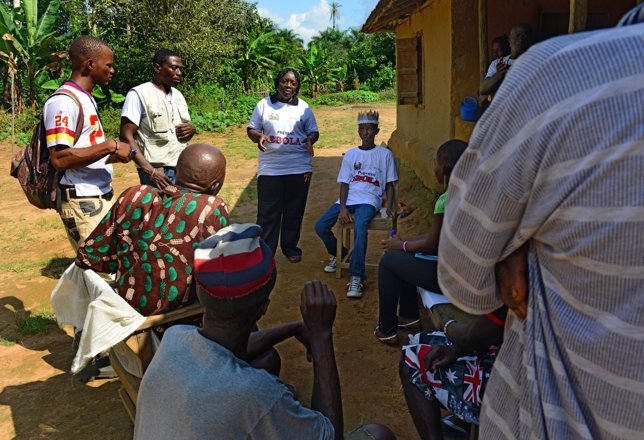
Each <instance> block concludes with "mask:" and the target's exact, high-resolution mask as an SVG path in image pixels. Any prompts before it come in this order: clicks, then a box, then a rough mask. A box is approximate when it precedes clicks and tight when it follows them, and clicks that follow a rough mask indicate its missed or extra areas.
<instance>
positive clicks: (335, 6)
mask: <svg viewBox="0 0 644 440" xmlns="http://www.w3.org/2000/svg"><path fill="white" fill-rule="evenodd" d="M329 6H330V8H331V22H332V23H333V30H335V21H336V19H338V18H339V17H340V8H341V7H342V5H341V4H340V3H338V2H331V4H330V5H329Z"/></svg>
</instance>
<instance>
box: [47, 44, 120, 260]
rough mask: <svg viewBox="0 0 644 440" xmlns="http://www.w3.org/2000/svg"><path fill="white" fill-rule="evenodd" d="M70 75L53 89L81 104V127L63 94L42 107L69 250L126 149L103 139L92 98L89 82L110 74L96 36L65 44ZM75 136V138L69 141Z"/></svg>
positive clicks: (108, 197)
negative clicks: (58, 173)
mask: <svg viewBox="0 0 644 440" xmlns="http://www.w3.org/2000/svg"><path fill="white" fill-rule="evenodd" d="M69 58H70V60H71V62H72V75H71V77H70V79H69V80H67V81H65V82H64V83H63V85H62V86H61V87H60V89H59V90H64V91H65V92H67V93H72V94H73V95H74V96H75V97H76V99H77V100H78V102H79V103H80V105H81V106H82V114H83V124H82V126H83V128H82V132H81V134H80V135H79V136H77V133H75V130H76V127H77V121H78V117H79V115H80V109H79V107H78V105H77V104H76V102H74V100H73V99H72V98H71V97H69V96H65V95H58V96H54V97H52V98H51V99H48V100H47V102H46V103H45V105H44V107H43V121H44V125H45V130H46V137H47V147H48V148H49V152H50V154H51V164H52V165H53V166H54V168H56V169H57V170H59V171H64V174H63V175H62V178H61V180H60V189H61V206H60V218H61V220H62V221H63V225H64V226H65V230H66V232H67V238H68V239H69V242H70V243H71V245H72V247H73V248H74V250H77V249H78V246H79V244H80V243H81V242H83V241H84V240H85V238H87V237H88V236H89V234H90V233H91V232H92V231H93V230H94V228H95V227H96V225H98V223H99V222H100V221H101V220H102V219H103V216H104V215H105V214H106V213H107V212H108V211H109V209H110V207H111V206H112V197H113V195H114V192H113V190H112V165H111V164H109V163H107V158H108V156H111V158H112V160H111V162H112V161H115V162H128V161H129V160H130V157H131V153H132V150H131V149H130V146H129V145H128V144H126V143H124V142H119V141H117V140H112V139H110V140H106V139H105V133H104V131H103V125H102V123H101V118H100V116H99V114H98V108H97V107H96V101H94V98H93V97H92V95H91V92H92V90H93V89H94V86H95V85H97V84H98V85H107V84H108V83H109V82H110V80H111V79H112V76H113V75H114V67H113V62H114V56H113V54H112V50H111V49H110V48H109V46H108V45H107V44H106V43H105V42H104V41H102V40H99V39H98V38H95V37H90V36H88V35H83V36H81V37H78V38H76V39H75V40H74V41H73V42H72V44H71V46H70V47H69ZM76 137H78V141H77V142H74V140H75V138H76Z"/></svg>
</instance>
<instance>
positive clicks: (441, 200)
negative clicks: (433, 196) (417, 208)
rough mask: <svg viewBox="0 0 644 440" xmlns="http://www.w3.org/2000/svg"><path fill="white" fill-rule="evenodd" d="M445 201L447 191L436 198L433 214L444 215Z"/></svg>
mask: <svg viewBox="0 0 644 440" xmlns="http://www.w3.org/2000/svg"><path fill="white" fill-rule="evenodd" d="M448 190H449V188H448ZM445 200H447V191H445V192H444V193H443V194H441V195H440V196H438V200H436V204H435V205H434V214H445Z"/></svg>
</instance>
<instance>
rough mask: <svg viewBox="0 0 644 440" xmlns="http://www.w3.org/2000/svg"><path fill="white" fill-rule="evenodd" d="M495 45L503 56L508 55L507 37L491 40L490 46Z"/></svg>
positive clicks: (502, 36) (508, 41)
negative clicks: (499, 48)
mask: <svg viewBox="0 0 644 440" xmlns="http://www.w3.org/2000/svg"><path fill="white" fill-rule="evenodd" d="M495 43H496V44H498V45H499V46H500V47H501V51H503V53H504V54H505V55H509V54H510V39H509V38H508V36H507V35H499V36H498V37H496V38H495V39H494V40H492V44H495Z"/></svg>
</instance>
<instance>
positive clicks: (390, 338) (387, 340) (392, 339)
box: [373, 327, 400, 346]
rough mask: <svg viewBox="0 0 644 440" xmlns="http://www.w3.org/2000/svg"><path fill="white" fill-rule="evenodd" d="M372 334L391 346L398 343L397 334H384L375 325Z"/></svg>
mask: <svg viewBox="0 0 644 440" xmlns="http://www.w3.org/2000/svg"><path fill="white" fill-rule="evenodd" d="M373 335H374V336H375V337H376V338H378V340H379V341H380V342H382V343H383V344H387V345H391V346H398V345H400V341H399V340H398V335H397V334H396V333H394V334H393V335H389V336H388V335H386V334H384V333H383V332H381V331H380V329H378V327H376V329H375V330H374V331H373Z"/></svg>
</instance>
